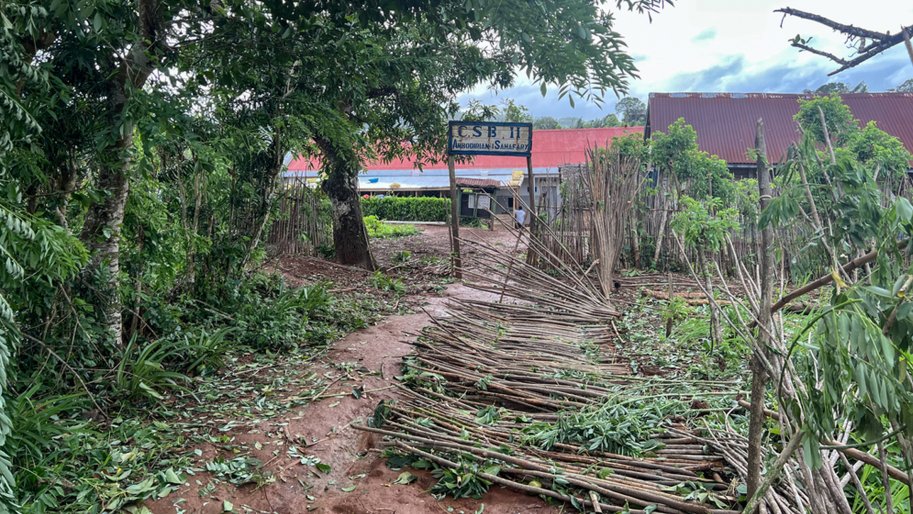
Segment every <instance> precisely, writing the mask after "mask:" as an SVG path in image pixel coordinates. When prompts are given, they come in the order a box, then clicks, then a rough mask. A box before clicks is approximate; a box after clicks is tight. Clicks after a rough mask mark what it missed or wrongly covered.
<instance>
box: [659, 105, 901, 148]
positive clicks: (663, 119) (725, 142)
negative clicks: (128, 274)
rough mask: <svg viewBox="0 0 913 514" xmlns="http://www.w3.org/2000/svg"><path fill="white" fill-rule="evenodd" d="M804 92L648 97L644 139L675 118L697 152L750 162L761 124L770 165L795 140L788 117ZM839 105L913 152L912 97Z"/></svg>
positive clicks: (794, 128) (796, 132)
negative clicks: (690, 132) (690, 130)
mask: <svg viewBox="0 0 913 514" xmlns="http://www.w3.org/2000/svg"><path fill="white" fill-rule="evenodd" d="M800 98H811V95H804V94H785V93H784V94H779V93H778V94H774V93H651V94H650V100H649V104H648V109H647V116H648V118H647V128H646V131H647V136H648V137H649V136H650V135H652V133H653V132H665V131H666V128H668V127H669V125H671V124H672V123H673V122H674V121H675V120H677V119H678V118H680V117H681V118H685V121H686V122H688V123H689V124H691V125H692V126H693V127H694V129H695V130H696V131H697V143H698V146H699V147H700V149H701V150H704V151H705V152H708V153H711V154H714V155H718V156H719V157H720V158H722V159H724V160H725V161H726V162H728V163H729V164H751V163H754V161H753V160H751V159H749V158H748V149H749V148H754V139H755V126H756V123H757V120H758V118H762V119H763V120H764V135H765V136H766V139H767V152H768V157H769V159H770V161H771V162H779V161H781V160H783V158H784V157H785V155H786V149H787V148H788V147H789V145H790V144H791V143H793V142H794V141H796V140H798V139H799V136H800V134H799V127H798V125H796V122H795V121H794V120H793V116H794V115H795V114H796V113H797V112H798V111H799V99H800ZM842 98H843V101H844V103H846V105H847V106H848V107H849V108H850V110H851V111H852V112H853V115H854V116H855V117H856V119H858V120H859V121H860V122H861V123H862V124H865V123H868V122H869V121H873V120H874V121H875V123H876V124H877V125H878V128H880V129H881V130H884V131H885V132H887V133H888V134H891V135H892V136H894V137H896V138H898V139H900V140H901V141H902V142H903V144H904V146H906V148H907V150H909V151H910V152H913V93H853V94H846V95H842Z"/></svg>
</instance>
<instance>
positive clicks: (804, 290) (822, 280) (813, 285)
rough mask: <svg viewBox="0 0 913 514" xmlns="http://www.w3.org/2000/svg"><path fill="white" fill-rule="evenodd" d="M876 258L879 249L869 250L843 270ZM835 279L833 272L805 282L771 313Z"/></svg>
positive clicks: (902, 245) (853, 268)
mask: <svg viewBox="0 0 913 514" xmlns="http://www.w3.org/2000/svg"><path fill="white" fill-rule="evenodd" d="M909 242H910V240H909V239H904V240H903V241H900V242H898V243H897V249H898V250H900V249H903V248H906V246H907V244H908V243H909ZM876 258H878V250H872V251H871V252H869V253H867V254H865V255H860V256H859V257H856V258H855V259H853V260H851V261H849V262H847V263H846V264H844V265H843V267H842V269H843V272H844V273H849V272H851V271H853V270H855V269H858V268H861V267H863V266H865V265H866V264H868V263H870V262H872V261H874V260H875V259H876ZM833 281H834V275H833V273H830V274H827V275H822V276H821V277H818V278H817V279H815V280H813V281H811V282H809V283H808V284H805V285H804V286H802V287H800V288H798V289H795V290H793V291H792V292H790V293H789V294H786V295H784V296H783V297H781V298H780V299H779V300H777V302H776V303H774V304H773V306H771V308H770V310H771V313H774V312H777V311H779V310H780V309H782V308H783V307H785V306H786V305H787V304H789V302H791V301H793V300H795V299H796V298H799V297H800V296H802V295H805V294H808V293H810V292H812V291H814V290H816V289H819V288H821V287H824V286H826V285H828V284H830V283H831V282H833Z"/></svg>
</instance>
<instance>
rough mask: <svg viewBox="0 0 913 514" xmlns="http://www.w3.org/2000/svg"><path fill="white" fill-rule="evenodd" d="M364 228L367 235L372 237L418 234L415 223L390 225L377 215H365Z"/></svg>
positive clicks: (384, 237)
mask: <svg viewBox="0 0 913 514" xmlns="http://www.w3.org/2000/svg"><path fill="white" fill-rule="evenodd" d="M365 229H366V230H367V231H368V237H370V238H373V239H386V238H388V237H405V236H414V235H415V234H418V229H417V228H415V225H392V224H390V223H384V222H383V221H380V220H379V219H377V216H365Z"/></svg>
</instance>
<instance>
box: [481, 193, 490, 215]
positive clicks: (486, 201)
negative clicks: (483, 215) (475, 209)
mask: <svg viewBox="0 0 913 514" xmlns="http://www.w3.org/2000/svg"><path fill="white" fill-rule="evenodd" d="M479 209H485V210H486V211H490V210H491V197H490V196H488V195H479Z"/></svg>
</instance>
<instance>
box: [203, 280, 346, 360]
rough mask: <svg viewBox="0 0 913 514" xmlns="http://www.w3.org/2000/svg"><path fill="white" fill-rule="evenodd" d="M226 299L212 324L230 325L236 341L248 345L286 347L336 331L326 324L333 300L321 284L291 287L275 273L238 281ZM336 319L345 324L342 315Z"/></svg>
mask: <svg viewBox="0 0 913 514" xmlns="http://www.w3.org/2000/svg"><path fill="white" fill-rule="evenodd" d="M228 302H229V303H227V304H225V305H224V309H225V310H224V311H223V313H221V315H220V316H217V317H215V318H213V323H214V324H215V326H225V327H231V328H232V329H234V330H235V332H234V333H235V334H236V336H235V337H236V338H237V341H238V342H239V343H240V344H242V345H245V346H248V347H251V348H255V349H262V350H283V349H284V350H288V349H291V348H294V347H297V346H299V345H300V344H303V343H305V344H307V343H309V344H322V343H326V342H328V341H330V340H332V339H334V338H335V337H336V336H337V335H338V333H339V332H338V329H337V328H335V327H334V326H333V323H328V321H329V320H330V319H332V318H333V316H334V315H335V314H334V312H333V307H334V306H335V302H334V301H333V299H332V297H331V296H330V295H329V293H328V292H327V290H326V287H325V286H324V285H322V284H318V285H314V286H311V287H303V288H297V289H293V288H289V287H288V286H286V285H285V283H284V281H282V280H281V279H279V278H278V277H276V276H266V275H260V276H258V277H256V279H255V280H246V281H243V282H241V283H240V284H239V287H238V288H237V289H236V290H235V291H234V292H233V293H232V295H231V297H230V298H229V300H228ZM339 314H342V313H339ZM338 322H339V324H340V325H344V324H345V323H346V320H345V317H344V316H340V318H339V320H338Z"/></svg>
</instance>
